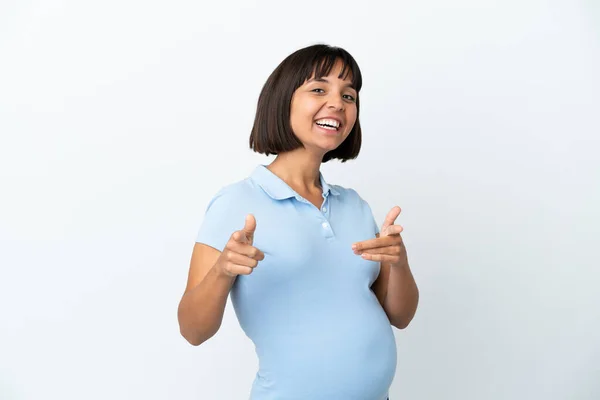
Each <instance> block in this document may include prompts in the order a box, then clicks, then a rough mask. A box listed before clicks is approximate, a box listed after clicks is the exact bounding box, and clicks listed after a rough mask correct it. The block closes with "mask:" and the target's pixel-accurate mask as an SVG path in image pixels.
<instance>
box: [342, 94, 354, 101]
mask: <svg viewBox="0 0 600 400" xmlns="http://www.w3.org/2000/svg"><path fill="white" fill-rule="evenodd" d="M344 98H347V99H348V100H350V101H356V99H355V98H354V96H352V95H349V94H345V95H344Z"/></svg>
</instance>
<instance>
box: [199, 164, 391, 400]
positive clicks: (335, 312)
mask: <svg viewBox="0 0 600 400" xmlns="http://www.w3.org/2000/svg"><path fill="white" fill-rule="evenodd" d="M319 175H320V180H321V185H322V188H323V204H322V205H321V207H320V208H317V207H315V206H314V205H313V204H312V203H310V202H309V201H308V200H306V199H304V198H303V197H302V196H300V195H299V194H298V193H296V192H295V191H294V190H293V189H292V188H291V187H290V186H289V185H288V184H286V183H285V182H284V181H283V180H282V179H280V178H279V177H278V176H277V175H275V174H273V173H272V172H271V171H270V170H269V169H267V168H266V166H265V165H258V166H257V167H256V168H255V170H254V171H253V172H252V174H251V175H250V176H249V177H248V178H246V179H244V180H241V181H239V182H235V183H232V184H229V185H227V186H225V187H223V188H222V189H221V190H219V191H218V193H217V194H216V195H215V196H214V197H213V198H212V199H211V201H210V202H209V204H208V207H207V209H206V213H205V215H204V220H203V222H202V224H201V227H200V230H199V233H198V237H197V240H196V241H197V242H200V243H204V244H207V245H209V246H212V247H214V248H215V249H217V250H219V251H222V250H223V248H224V247H225V244H226V243H227V241H228V240H229V238H230V236H231V235H232V233H233V232H235V231H237V230H240V229H242V228H243V227H244V221H245V218H246V215H247V214H253V215H254V217H255V218H256V231H255V234H254V246H255V247H257V248H258V249H260V250H262V251H263V252H264V254H265V258H264V260H262V261H260V262H259V263H258V266H257V267H256V268H255V269H254V271H253V272H252V273H251V274H250V275H239V276H237V277H236V280H235V282H234V284H233V286H232V288H231V300H232V304H233V306H234V310H235V313H236V316H237V318H238V320H239V323H240V326H241V327H242V329H243V330H244V332H245V333H246V335H247V336H248V337H249V338H250V339H251V340H252V342H253V343H254V345H255V350H256V354H257V356H258V360H259V369H258V372H257V373H256V377H255V379H254V382H253V385H252V390H251V394H250V399H251V400H385V399H386V398H387V396H388V390H389V387H390V385H391V383H392V380H393V378H394V374H395V371H396V343H395V340H394V334H393V331H392V327H391V324H390V321H389V320H388V318H387V315H386V314H385V311H384V310H383V308H382V307H381V305H380V304H379V302H378V300H377V298H376V297H375V294H374V293H373V291H372V290H371V289H370V287H371V285H372V283H373V282H374V281H375V279H376V278H377V276H378V274H379V263H378V262H374V261H368V260H364V259H363V258H362V257H360V256H358V255H355V254H354V252H353V251H352V248H351V246H352V243H355V242H358V241H362V240H366V239H371V238H374V237H375V234H376V233H378V231H379V230H378V227H377V224H376V222H375V220H374V218H373V214H372V212H371V208H370V207H369V205H368V203H367V202H366V201H365V200H363V199H362V198H361V197H360V196H359V195H358V193H357V192H356V191H355V190H354V189H350V188H344V187H341V186H338V185H330V184H327V182H326V181H325V179H324V178H323V175H322V174H321V173H320V174H319Z"/></svg>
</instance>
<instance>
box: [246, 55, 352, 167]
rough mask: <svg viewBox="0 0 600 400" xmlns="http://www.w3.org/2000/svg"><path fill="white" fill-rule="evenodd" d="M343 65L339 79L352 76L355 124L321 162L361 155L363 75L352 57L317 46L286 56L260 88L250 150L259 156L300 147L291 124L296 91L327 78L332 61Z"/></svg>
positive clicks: (342, 159)
mask: <svg viewBox="0 0 600 400" xmlns="http://www.w3.org/2000/svg"><path fill="white" fill-rule="evenodd" d="M337 60H340V61H341V62H342V71H341V73H340V76H339V78H341V79H346V77H347V76H348V74H349V73H351V74H352V87H353V88H354V89H355V90H356V92H357V96H356V122H355V123H354V127H353V128H352V131H351V132H350V134H349V135H348V137H347V138H346V139H345V140H344V141H343V142H342V143H341V144H340V145H339V146H338V147H337V148H336V149H334V150H331V151H329V152H327V153H326V154H325V155H324V157H323V162H327V161H329V160H331V159H333V158H337V159H340V160H341V162H345V161H347V160H351V159H354V158H356V157H357V156H358V153H359V152H360V145H361V138H362V132H361V129H360V120H359V118H358V116H359V95H358V92H359V91H360V89H361V87H362V75H361V73H360V69H359V68H358V64H357V63H356V61H355V60H354V57H352V56H351V55H350V53H348V52H347V51H346V50H344V49H342V48H340V47H334V46H329V45H326V44H316V45H313V46H309V47H305V48H302V49H300V50H297V51H295V52H294V53H292V54H290V55H289V56H288V57H286V59H285V60H283V61H282V62H281V64H279V65H278V66H277V68H275V70H274V71H273V72H272V73H271V75H270V76H269V78H268V79H267V81H266V83H265V85H264V86H263V88H262V90H261V92H260V96H259V98H258V104H257V107H256V116H255V117H254V126H253V127H252V132H251V134H250V148H251V149H252V150H254V151H255V152H257V153H261V154H266V155H270V154H279V153H284V152H286V151H291V150H294V149H297V148H299V147H302V142H300V140H298V138H297V137H296V136H295V135H294V134H293V131H292V127H291V124H290V106H291V102H292V96H293V94H294V92H295V91H296V89H298V88H299V87H300V86H302V85H303V84H304V82H306V81H307V80H308V79H310V78H311V77H313V75H314V77H315V78H321V77H323V76H327V75H329V73H330V72H331V69H332V68H333V66H334V65H335V62H336V61H337Z"/></svg>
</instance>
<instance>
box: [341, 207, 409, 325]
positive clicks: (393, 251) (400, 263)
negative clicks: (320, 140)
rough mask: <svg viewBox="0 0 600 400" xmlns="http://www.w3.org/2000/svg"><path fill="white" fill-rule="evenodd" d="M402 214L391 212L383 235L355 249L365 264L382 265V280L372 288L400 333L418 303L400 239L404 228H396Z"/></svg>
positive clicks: (382, 230) (360, 243) (393, 210)
mask: <svg viewBox="0 0 600 400" xmlns="http://www.w3.org/2000/svg"><path fill="white" fill-rule="evenodd" d="M401 211H402V210H401V209H400V207H394V208H392V210H391V211H390V212H389V213H388V215H387V216H386V218H385V222H384V223H383V226H382V227H381V230H380V231H381V235H379V234H378V235H377V237H376V238H375V239H370V240H365V241H362V242H358V243H355V244H354V245H353V246H352V249H353V250H354V253H355V254H357V255H361V256H362V257H363V258H364V259H365V260H371V261H379V262H380V263H381V269H380V272H379V277H378V278H377V279H376V281H375V282H374V283H373V286H372V288H373V290H374V292H375V295H376V296H377V298H378V299H379V300H380V302H381V303H382V306H383V309H384V310H385V313H386V314H387V316H388V318H389V320H390V323H391V324H392V325H393V326H395V327H396V328H398V329H404V328H406V327H407V326H408V324H409V323H410V321H411V320H412V319H413V317H414V315H415V313H416V311H417V305H418V303H419V289H418V287H417V284H416V282H415V279H414V277H413V275H412V272H411V270H410V267H409V265H408V256H407V253H406V247H405V246H404V242H403V241H402V237H401V236H400V232H402V230H403V228H402V227H401V226H400V225H394V221H395V220H396V218H398V215H400V212H401Z"/></svg>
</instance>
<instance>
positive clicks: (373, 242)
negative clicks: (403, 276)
mask: <svg viewBox="0 0 600 400" xmlns="http://www.w3.org/2000/svg"><path fill="white" fill-rule="evenodd" d="M401 211H402V209H401V208H400V207H398V206H395V207H393V208H392V209H391V210H390V212H389V213H388V214H387V216H386V217H385V221H384V222H383V225H382V226H381V231H380V232H381V233H380V236H379V237H378V238H375V239H369V240H364V241H362V242H357V243H354V244H353V245H352V250H354V254H357V255H361V256H362V258H364V259H365V260H371V261H380V262H385V263H389V264H391V265H393V266H396V265H402V264H403V263H407V256H406V247H404V242H403V241H402V236H400V232H402V231H403V230H404V229H403V228H402V227H401V226H400V225H394V222H395V221H396V218H398V216H399V215H400V212H401Z"/></svg>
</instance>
